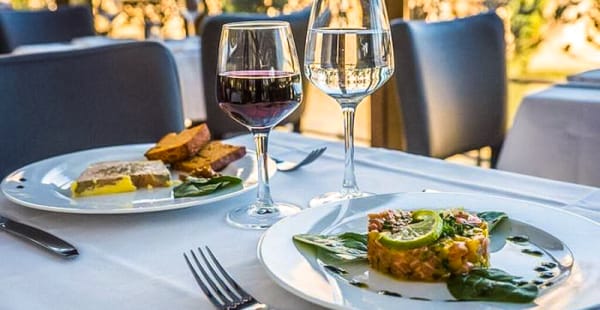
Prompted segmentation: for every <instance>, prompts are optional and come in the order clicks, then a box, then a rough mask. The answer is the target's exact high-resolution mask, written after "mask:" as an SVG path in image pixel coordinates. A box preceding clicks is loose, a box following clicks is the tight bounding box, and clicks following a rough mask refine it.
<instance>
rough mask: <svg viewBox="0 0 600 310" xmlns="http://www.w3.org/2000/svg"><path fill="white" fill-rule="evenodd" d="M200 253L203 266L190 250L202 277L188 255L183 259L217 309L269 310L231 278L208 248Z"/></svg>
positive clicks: (200, 249)
mask: <svg viewBox="0 0 600 310" xmlns="http://www.w3.org/2000/svg"><path fill="white" fill-rule="evenodd" d="M198 252H199V253H200V256H201V257H202V261H203V262H204V263H203V264H201V263H200V260H199V259H198V256H196V253H194V250H190V256H191V257H192V259H193V261H194V263H195V264H196V268H197V269H199V270H200V273H201V274H202V277H201V276H200V275H199V274H198V272H197V271H196V268H194V266H193V265H192V262H191V261H190V258H188V255H187V254H186V253H183V257H184V258H185V261H186V262H187V265H188V267H189V268H190V270H191V271H192V274H193V275H194V278H195V279H196V282H198V285H199V286H200V288H201V289H202V291H203V292H204V294H205V295H206V297H208V300H210V302H212V303H213V305H215V307H217V308H218V309H223V310H225V309H227V310H236V309H256V310H258V309H269V307H268V306H267V305H265V304H263V303H260V302H259V301H258V300H256V299H255V298H254V297H252V296H251V295H250V294H248V293H247V292H246V291H244V289H242V288H241V287H240V286H239V285H238V284H237V283H236V282H235V281H234V280H233V279H232V278H231V276H230V275H229V273H227V271H225V269H223V266H221V264H220V263H219V261H218V260H217V258H216V257H215V256H214V255H213V253H212V251H211V250H210V249H209V248H208V246H205V247H204V249H202V248H200V247H199V248H198ZM205 253H206V254H205ZM215 267H216V269H215Z"/></svg>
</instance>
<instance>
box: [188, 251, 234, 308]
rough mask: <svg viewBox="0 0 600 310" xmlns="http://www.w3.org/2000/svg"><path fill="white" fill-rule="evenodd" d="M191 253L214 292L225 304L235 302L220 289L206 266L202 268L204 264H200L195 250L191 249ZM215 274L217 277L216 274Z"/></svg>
mask: <svg viewBox="0 0 600 310" xmlns="http://www.w3.org/2000/svg"><path fill="white" fill-rule="evenodd" d="M198 251H200V252H202V250H201V249H200V248H198ZM191 253H192V257H193V258H194V261H195V262H196V265H198V268H199V269H200V272H201V273H202V276H203V277H204V280H205V281H206V282H208V285H210V287H211V288H212V289H213V292H214V293H215V294H216V295H217V296H218V297H219V299H220V300H221V302H222V303H223V304H224V305H226V304H227V303H228V302H233V299H232V298H230V297H228V296H227V295H226V294H224V293H223V292H222V291H221V290H220V289H219V287H218V286H217V285H216V284H215V282H214V281H213V280H212V279H211V278H210V276H209V275H208V273H206V270H205V268H202V265H201V264H200V261H199V260H198V257H197V256H196V254H195V253H194V252H193V251H191ZM214 276H215V277H216V275H214ZM222 307H223V306H222Z"/></svg>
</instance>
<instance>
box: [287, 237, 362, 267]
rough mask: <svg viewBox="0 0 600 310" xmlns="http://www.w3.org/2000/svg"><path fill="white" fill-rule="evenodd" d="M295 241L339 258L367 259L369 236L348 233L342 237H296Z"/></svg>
mask: <svg viewBox="0 0 600 310" xmlns="http://www.w3.org/2000/svg"><path fill="white" fill-rule="evenodd" d="M293 238H294V240H296V241H298V242H301V243H304V244H309V245H313V246H316V247H318V248H319V249H321V250H325V251H326V252H330V253H333V254H336V257H337V258H341V259H345V260H357V259H366V258H367V234H358V233H353V232H346V233H343V234H340V235H311V234H300V235H295V236H294V237H293Z"/></svg>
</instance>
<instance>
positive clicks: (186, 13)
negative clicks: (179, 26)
mask: <svg viewBox="0 0 600 310" xmlns="http://www.w3.org/2000/svg"><path fill="white" fill-rule="evenodd" d="M177 6H178V7H179V13H180V14H181V16H183V19H185V22H186V27H187V31H186V34H187V36H188V37H192V36H195V35H196V20H197V19H198V17H199V16H200V12H201V11H202V10H203V3H202V1H201V0H177Z"/></svg>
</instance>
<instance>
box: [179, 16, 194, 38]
mask: <svg viewBox="0 0 600 310" xmlns="http://www.w3.org/2000/svg"><path fill="white" fill-rule="evenodd" d="M187 24H188V33H187V36H188V37H193V36H195V35H196V24H195V23H194V20H191V21H187ZM179 29H181V28H179Z"/></svg>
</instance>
